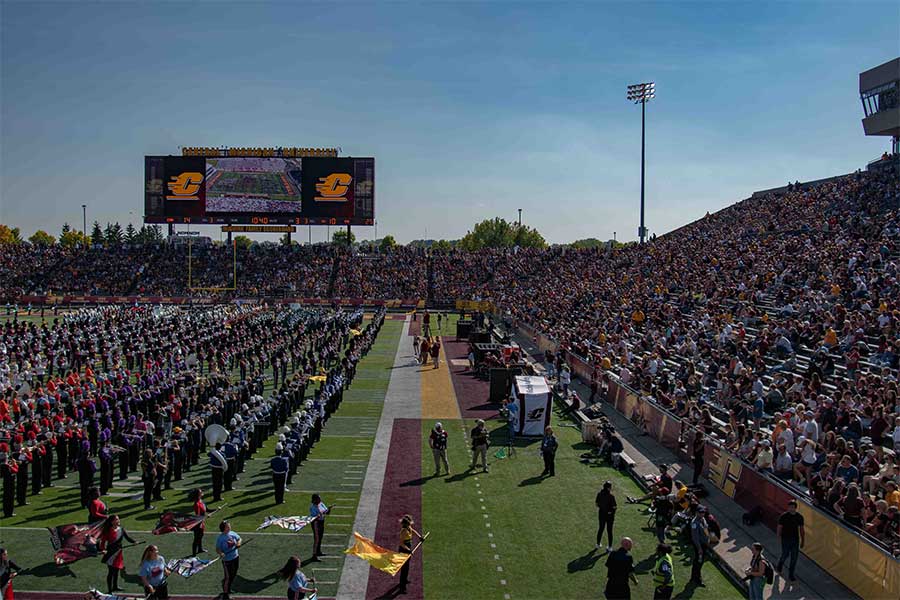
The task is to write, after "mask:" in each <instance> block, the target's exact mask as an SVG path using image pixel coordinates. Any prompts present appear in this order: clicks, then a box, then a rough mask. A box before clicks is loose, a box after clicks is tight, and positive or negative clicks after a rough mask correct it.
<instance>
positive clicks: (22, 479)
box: [16, 448, 83, 506]
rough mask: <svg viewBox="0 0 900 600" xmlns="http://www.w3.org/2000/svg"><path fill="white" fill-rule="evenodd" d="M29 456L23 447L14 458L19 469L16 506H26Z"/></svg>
mask: <svg viewBox="0 0 900 600" xmlns="http://www.w3.org/2000/svg"><path fill="white" fill-rule="evenodd" d="M29 457H30V454H28V452H27V451H26V450H25V448H22V449H21V451H20V452H19V457H18V460H16V464H17V465H18V467H19V470H18V471H16V504H17V505H18V506H28V502H26V500H25V496H26V494H28V460H29ZM82 505H83V504H82Z"/></svg>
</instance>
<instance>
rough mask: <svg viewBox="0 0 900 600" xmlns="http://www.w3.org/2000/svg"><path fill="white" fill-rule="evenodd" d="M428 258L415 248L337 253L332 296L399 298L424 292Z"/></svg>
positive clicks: (414, 296) (423, 293)
mask: <svg viewBox="0 0 900 600" xmlns="http://www.w3.org/2000/svg"><path fill="white" fill-rule="evenodd" d="M426 288H427V259H426V255H425V253H424V252H423V251H422V250H420V249H417V248H406V247H396V248H394V249H392V250H391V251H389V252H372V253H356V252H354V253H349V252H343V253H341V255H340V260H339V263H338V268H337V271H336V273H335V279H334V293H333V297H335V298H377V299H395V298H397V299H402V298H421V299H424V298H425V297H426V294H427V289H426Z"/></svg>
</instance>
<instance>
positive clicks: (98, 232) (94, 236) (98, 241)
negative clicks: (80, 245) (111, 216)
mask: <svg viewBox="0 0 900 600" xmlns="http://www.w3.org/2000/svg"><path fill="white" fill-rule="evenodd" d="M103 241H104V240H103V230H102V229H100V223H98V222H97V221H94V228H93V229H92V230H91V245H93V246H102V245H103Z"/></svg>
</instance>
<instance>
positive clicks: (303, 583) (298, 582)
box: [288, 569, 309, 592]
mask: <svg viewBox="0 0 900 600" xmlns="http://www.w3.org/2000/svg"><path fill="white" fill-rule="evenodd" d="M288 587H289V588H290V590H291V591H292V592H299V591H300V589H301V588H306V589H309V581H307V579H306V575H304V574H303V571H301V570H300V569H297V572H296V573H294V576H293V577H291V582H290V583H289V584H288Z"/></svg>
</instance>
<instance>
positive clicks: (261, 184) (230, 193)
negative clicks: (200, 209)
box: [206, 158, 303, 214]
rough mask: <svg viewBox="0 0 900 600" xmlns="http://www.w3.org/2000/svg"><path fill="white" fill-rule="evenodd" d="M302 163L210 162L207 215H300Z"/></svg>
mask: <svg viewBox="0 0 900 600" xmlns="http://www.w3.org/2000/svg"><path fill="white" fill-rule="evenodd" d="M302 173H303V170H302V159H299V158H208V159H207V160H206V212H207V213H241V212H254V213H298V214H299V213H300V212H301V208H302V204H301V178H302Z"/></svg>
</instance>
